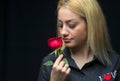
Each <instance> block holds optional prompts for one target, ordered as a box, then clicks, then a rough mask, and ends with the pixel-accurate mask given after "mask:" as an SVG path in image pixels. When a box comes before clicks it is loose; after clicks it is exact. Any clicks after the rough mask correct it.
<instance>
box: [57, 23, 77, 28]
mask: <svg viewBox="0 0 120 81" xmlns="http://www.w3.org/2000/svg"><path fill="white" fill-rule="evenodd" d="M57 26H58V27H59V28H62V27H63V25H62V24H58V25H57ZM68 27H69V28H71V29H73V28H75V27H76V25H68Z"/></svg>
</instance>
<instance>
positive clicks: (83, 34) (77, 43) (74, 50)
mask: <svg viewBox="0 0 120 81" xmlns="http://www.w3.org/2000/svg"><path fill="white" fill-rule="evenodd" d="M58 28H59V32H60V36H61V37H62V39H63V42H64V44H65V47H68V48H69V49H70V52H71V57H72V58H73V59H74V61H75V62H76V64H77V66H78V67H79V69H81V68H82V67H83V66H84V64H85V63H87V62H89V61H91V60H92V52H91V51H90V50H89V47H88V45H87V27H86V22H85V20H84V19H83V18H81V17H80V16H78V15H77V14H75V13H73V12H72V11H70V10H69V9H67V8H65V7H61V8H60V9H59V11H58ZM62 58H63V56H62V55H61V56H59V57H58V58H57V60H56V61H55V63H54V65H53V69H52V72H51V81H66V79H67V77H68V75H69V73H70V68H69V65H68V64H65V63H64V61H62Z"/></svg>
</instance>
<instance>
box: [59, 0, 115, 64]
mask: <svg viewBox="0 0 120 81" xmlns="http://www.w3.org/2000/svg"><path fill="white" fill-rule="evenodd" d="M61 7H66V8H68V9H70V10H71V11H72V12H74V13H75V14H77V15H79V16H80V17H84V18H85V21H86V23H87V32H88V37H87V43H88V45H89V47H90V50H92V52H93V53H94V54H95V56H96V57H97V58H99V59H100V60H101V61H102V62H103V63H104V64H110V63H111V62H110V59H109V56H108V52H112V51H113V49H112V46H111V43H110V38H109V34H108V30H107V26H106V20H105V17H104V15H103V12H102V10H101V8H100V5H99V4H98V2H97V0H59V2H58V6H57V10H58V11H59V9H60V8H61ZM58 31H59V30H58Z"/></svg>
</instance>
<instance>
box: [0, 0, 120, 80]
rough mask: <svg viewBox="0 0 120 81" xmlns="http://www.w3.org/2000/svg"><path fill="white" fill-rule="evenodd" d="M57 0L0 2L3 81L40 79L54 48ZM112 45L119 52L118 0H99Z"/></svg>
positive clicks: (10, 0) (0, 54) (0, 64)
mask: <svg viewBox="0 0 120 81" xmlns="http://www.w3.org/2000/svg"><path fill="white" fill-rule="evenodd" d="M57 1H58V0H1V1H0V81H37V77H38V73H39V67H40V63H41V60H42V59H43V57H44V56H45V55H47V54H48V53H49V52H51V51H52V50H51V49H49V47H48V46H47V39H48V38H49V37H52V36H55V34H56V4H57ZM99 2H100V5H101V7H102V9H103V12H104V14H105V17H106V19H107V23H108V29H109V33H110V36H111V42H112V45H113V48H114V49H115V50H116V51H117V52H118V53H120V50H119V49H120V47H119V46H120V43H119V41H120V37H119V35H120V32H119V29H120V28H119V26H120V21H119V19H120V15H119V14H120V12H119V9H120V5H119V0H99Z"/></svg>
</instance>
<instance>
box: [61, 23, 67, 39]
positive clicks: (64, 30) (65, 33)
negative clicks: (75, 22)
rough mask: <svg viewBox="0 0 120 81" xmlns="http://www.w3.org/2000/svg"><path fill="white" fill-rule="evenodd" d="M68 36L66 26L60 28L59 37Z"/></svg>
mask: <svg viewBox="0 0 120 81" xmlns="http://www.w3.org/2000/svg"><path fill="white" fill-rule="evenodd" d="M68 34H69V31H68V28H67V26H65V25H64V26H63V27H62V28H61V35H62V36H63V37H66V36H68Z"/></svg>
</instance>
